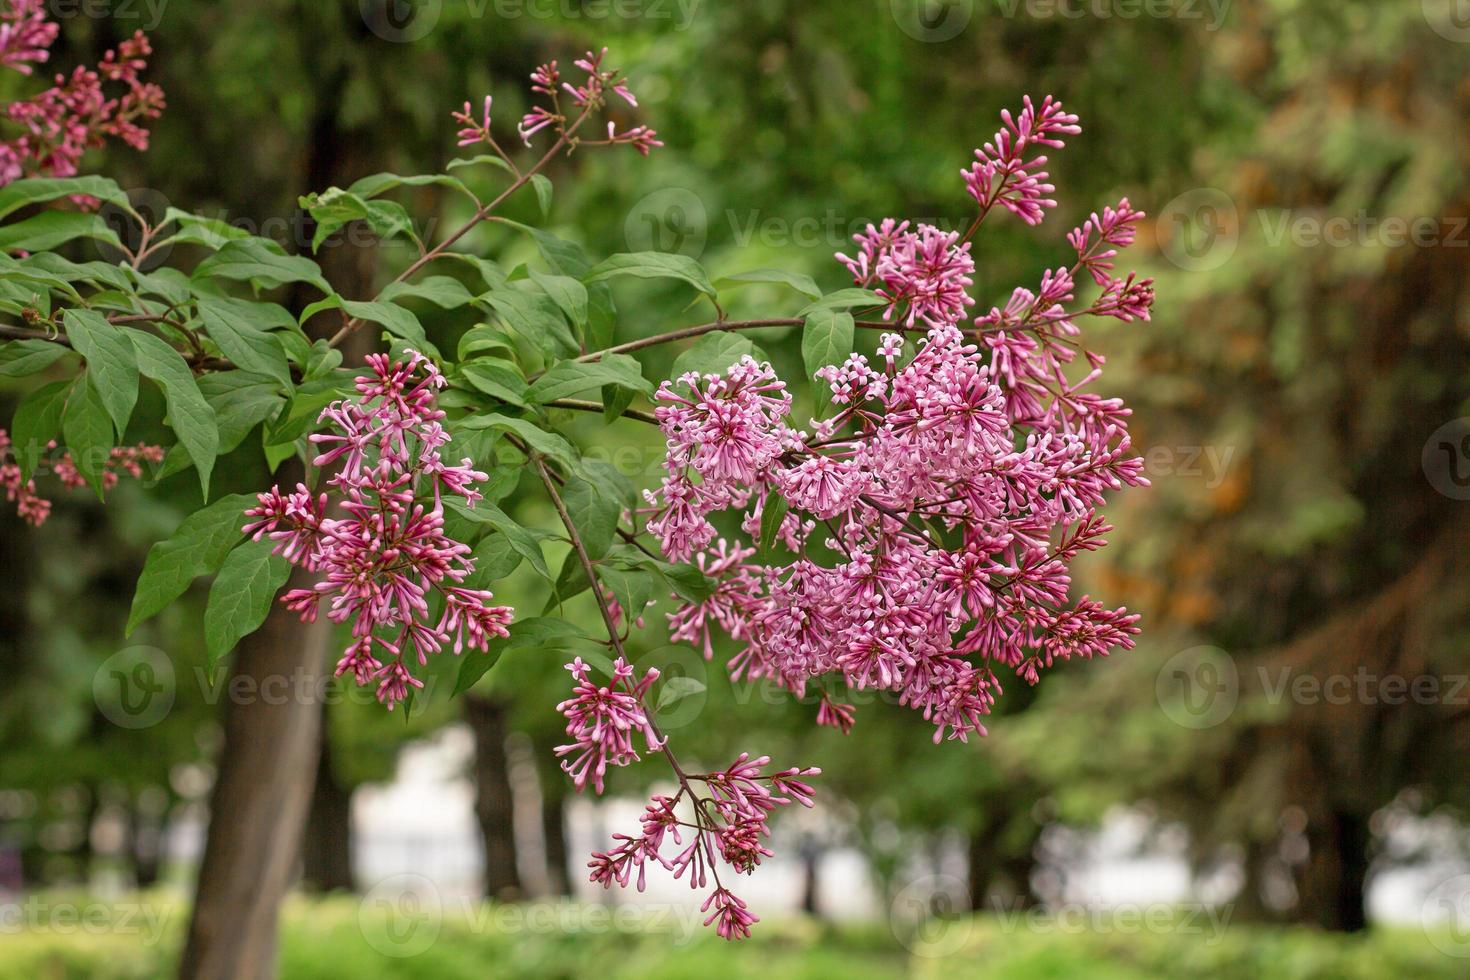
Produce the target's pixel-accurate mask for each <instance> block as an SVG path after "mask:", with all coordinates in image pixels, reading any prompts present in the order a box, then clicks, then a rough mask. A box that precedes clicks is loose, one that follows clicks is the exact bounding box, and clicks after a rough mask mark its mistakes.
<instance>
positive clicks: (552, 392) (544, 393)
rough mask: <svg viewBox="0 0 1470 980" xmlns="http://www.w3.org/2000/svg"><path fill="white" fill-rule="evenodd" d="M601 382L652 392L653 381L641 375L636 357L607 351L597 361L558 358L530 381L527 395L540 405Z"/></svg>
mask: <svg viewBox="0 0 1470 980" xmlns="http://www.w3.org/2000/svg"><path fill="white" fill-rule="evenodd" d="M603 385H617V386H618V387H620V388H627V389H629V390H630V391H634V392H637V393H639V394H643V395H648V396H649V397H652V396H653V385H651V384H650V383H649V382H648V381H647V380H645V379H644V377H643V372H642V368H641V366H640V365H639V364H638V362H637V361H636V360H634V359H633V358H631V357H629V356H627V355H626V354H609V355H607V356H605V357H603V358H602V360H600V361H591V362H578V361H560V362H558V363H556V364H553V365H552V366H551V369H550V370H549V371H547V372H546V373H545V374H543V375H542V376H541V377H539V378H537V379H536V382H535V384H533V385H531V398H532V399H534V400H535V401H537V402H539V403H541V404H543V405H544V404H546V403H547V402H552V401H556V400H557V399H558V398H569V397H571V396H572V395H575V394H577V393H579V392H583V391H587V390H588V389H590V388H600V387H602V386H603Z"/></svg>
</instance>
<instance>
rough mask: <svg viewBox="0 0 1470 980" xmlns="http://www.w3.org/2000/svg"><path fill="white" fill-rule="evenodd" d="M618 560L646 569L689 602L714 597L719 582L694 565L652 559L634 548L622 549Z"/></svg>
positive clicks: (619, 551)
mask: <svg viewBox="0 0 1470 980" xmlns="http://www.w3.org/2000/svg"><path fill="white" fill-rule="evenodd" d="M618 558H619V559H621V560H622V561H624V562H631V563H633V564H635V565H638V566H639V567H641V568H646V569H648V570H649V571H651V572H652V573H653V574H654V575H656V576H658V577H659V578H661V579H663V581H664V583H665V584H666V585H668V587H669V589H670V590H671V591H673V592H676V593H678V595H679V596H680V598H682V599H684V600H686V601H688V602H703V601H704V600H706V599H708V598H709V597H710V596H712V595H714V593H715V587H716V586H717V584H718V583H717V582H716V581H715V580H714V579H712V578H710V577H709V576H708V575H706V574H704V573H703V572H701V571H700V570H699V569H698V568H696V567H695V566H693V565H675V564H673V563H671V562H666V561H663V560H662V559H659V558H651V557H649V556H648V555H645V554H644V553H643V552H641V551H638V550H637V549H634V548H621V549H619V550H618Z"/></svg>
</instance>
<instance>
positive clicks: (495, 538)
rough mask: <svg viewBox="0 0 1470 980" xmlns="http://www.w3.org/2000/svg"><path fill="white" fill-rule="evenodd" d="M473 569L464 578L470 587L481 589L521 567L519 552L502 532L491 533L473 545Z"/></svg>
mask: <svg viewBox="0 0 1470 980" xmlns="http://www.w3.org/2000/svg"><path fill="white" fill-rule="evenodd" d="M473 557H474V559H475V570H474V572H473V573H471V574H470V577H469V578H468V579H466V580H465V582H466V584H467V585H468V586H469V587H470V588H475V589H482V588H484V587H485V586H487V585H489V584H490V583H492V582H498V581H500V580H501V579H503V578H505V577H506V576H507V575H509V574H510V573H511V572H513V571H515V570H516V569H517V568H520V567H521V561H522V557H521V553H520V552H519V551H516V550H515V548H513V547H511V543H510V539H509V538H507V537H506V536H505V535H503V534H492V535H490V536H489V537H488V538H486V539H485V540H483V541H481V542H480V543H479V544H477V545H475V552H474V556H473Z"/></svg>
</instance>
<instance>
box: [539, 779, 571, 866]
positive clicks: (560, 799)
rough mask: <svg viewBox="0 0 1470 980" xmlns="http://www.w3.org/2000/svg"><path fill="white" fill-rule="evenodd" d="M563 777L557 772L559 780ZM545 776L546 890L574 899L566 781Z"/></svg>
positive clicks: (542, 832)
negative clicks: (568, 860) (568, 850)
mask: <svg viewBox="0 0 1470 980" xmlns="http://www.w3.org/2000/svg"><path fill="white" fill-rule="evenodd" d="M560 775H561V770H557V772H556V776H560ZM556 776H553V777H552V778H551V779H550V780H548V779H546V778H545V773H543V774H542V777H543V778H542V782H541V835H542V838H543V839H544V840H545V842H546V886H547V889H548V890H549V891H550V892H551V894H552V895H570V894H571V893H572V889H571V881H570V879H569V878H568V876H567V858H568V855H567V797H566V793H565V792H563V790H562V785H561V783H562V780H560V779H558V778H556Z"/></svg>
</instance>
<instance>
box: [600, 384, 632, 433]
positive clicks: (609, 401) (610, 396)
mask: <svg viewBox="0 0 1470 980" xmlns="http://www.w3.org/2000/svg"><path fill="white" fill-rule="evenodd" d="M635 395H637V392H635V391H634V390H633V389H632V388H625V387H623V386H621V385H603V386H602V419H603V421H604V422H607V423H609V424H611V423H613V422H615V421H617V420H618V419H619V418H620V417H622V414H623V413H624V412H626V411H627V410H628V406H629V405H631V404H633V398H634V396H635Z"/></svg>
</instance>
